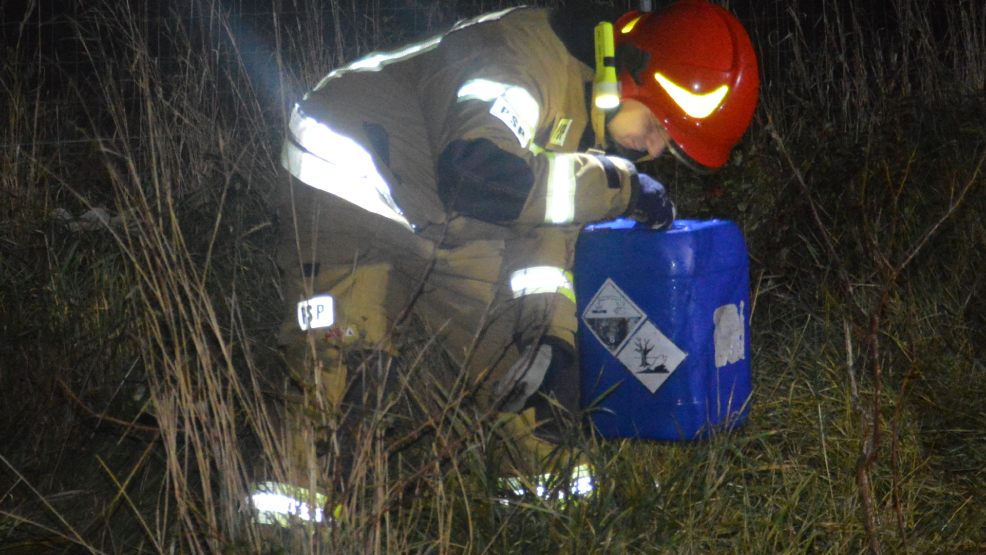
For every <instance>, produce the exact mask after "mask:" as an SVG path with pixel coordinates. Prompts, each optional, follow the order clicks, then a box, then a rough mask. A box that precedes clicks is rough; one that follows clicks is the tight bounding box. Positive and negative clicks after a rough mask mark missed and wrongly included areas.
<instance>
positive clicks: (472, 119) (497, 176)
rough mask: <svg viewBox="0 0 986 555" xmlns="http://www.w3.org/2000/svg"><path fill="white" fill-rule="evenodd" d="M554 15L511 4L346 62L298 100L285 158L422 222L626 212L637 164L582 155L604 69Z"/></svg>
mask: <svg viewBox="0 0 986 555" xmlns="http://www.w3.org/2000/svg"><path fill="white" fill-rule="evenodd" d="M548 16H549V14H548V11H547V10H543V9H537V8H511V9H508V10H503V11H501V12H497V13H493V14H487V15H484V16H480V17H478V18H474V19H473V20H469V21H466V22H463V23H460V24H458V25H456V26H455V27H453V28H452V30H450V31H448V32H446V33H444V34H442V35H438V36H436V37H433V38H430V39H427V40H424V41H421V42H419V43H415V44H411V45H407V46H405V47H403V48H400V49H397V50H394V51H391V52H381V53H373V54H370V55H368V56H366V57H364V58H361V59H359V60H356V61H355V62H352V63H351V64H349V65H347V66H345V67H342V68H339V69H336V70H335V71H333V72H331V73H330V74H329V75H328V76H326V78H325V79H323V80H322V81H321V82H320V83H319V84H318V86H316V87H315V89H314V90H312V91H311V92H310V93H308V94H307V95H306V96H305V98H304V99H303V100H302V101H301V102H300V103H299V104H298V105H297V106H296V107H295V109H294V112H293V113H292V116H291V121H290V136H289V139H288V141H286V143H285V147H284V152H283V157H282V161H283V163H284V165H285V167H286V168H287V169H288V170H289V171H290V172H291V173H292V174H293V175H294V176H295V177H297V178H298V179H299V180H301V181H303V182H304V183H307V184H308V185H311V186H313V187H316V188H318V189H322V190H324V191H326V192H329V193H332V194H334V195H337V196H339V197H342V198H344V199H346V200H348V201H350V202H352V203H354V204H356V205H358V206H360V207H362V208H364V209H366V210H368V211H370V212H372V213H374V214H378V215H380V216H382V217H385V218H388V219H391V220H394V221H396V222H398V223H400V224H402V225H404V226H406V227H408V228H409V229H414V230H416V231H424V230H428V229H436V228H440V227H441V226H442V225H443V224H445V223H447V222H448V221H449V220H450V219H452V218H455V217H457V216H466V217H469V218H473V219H476V220H481V221H484V222H490V223H495V224H501V225H510V224H521V225H542V224H549V225H554V224H584V223H589V222H593V221H598V220H603V219H609V218H613V217H617V216H620V215H622V214H624V213H626V212H627V208H628V204H629V202H630V199H631V185H630V183H631V179H632V176H633V174H634V172H635V170H634V167H633V165H632V164H631V163H630V162H627V161H625V160H622V159H620V158H615V157H606V156H602V155H597V154H590V153H579V152H576V151H577V150H578V148H579V144H580V140H581V138H582V136H583V133H584V132H585V131H586V128H587V126H589V125H590V123H589V121H590V119H589V116H590V114H589V112H588V109H587V106H588V105H589V102H588V99H587V98H586V94H587V90H588V88H587V84H588V83H590V82H591V80H592V77H593V71H592V70H591V68H589V67H588V66H586V65H585V64H584V63H582V62H581V61H579V60H577V59H576V58H575V57H573V56H572V55H571V54H570V53H569V52H568V50H567V49H566V48H565V46H564V44H563V43H562V42H561V40H560V39H559V38H558V36H557V35H556V34H555V33H554V32H553V31H552V29H551V27H550V25H549V21H548ZM585 40H586V41H591V40H592V36H591V35H590V36H586V37H585Z"/></svg>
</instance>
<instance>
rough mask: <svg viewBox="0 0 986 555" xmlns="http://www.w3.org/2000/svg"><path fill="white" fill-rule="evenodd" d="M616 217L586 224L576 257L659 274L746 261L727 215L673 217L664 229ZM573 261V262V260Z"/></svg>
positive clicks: (740, 236) (702, 270)
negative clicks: (726, 218)
mask: <svg viewBox="0 0 986 555" xmlns="http://www.w3.org/2000/svg"><path fill="white" fill-rule="evenodd" d="M638 225H639V224H637V222H636V221H634V220H631V219H628V218H620V219H616V220H612V221H607V222H600V223H596V224H591V225H589V226H586V227H585V229H584V230H583V232H582V234H581V236H580V238H579V248H578V251H577V254H576V257H577V260H578V259H582V260H581V261H582V262H583V263H584V262H587V261H586V260H585V258H586V257H589V258H591V259H592V263H593V264H602V265H607V264H609V265H620V266H622V267H624V268H633V269H635V271H639V272H642V273H644V272H646V273H648V274H651V275H662V276H691V275H696V274H704V273H710V272H718V271H725V270H730V269H736V268H740V267H747V266H748V265H749V262H748V257H747V252H746V243H745V242H744V240H743V233H742V232H741V231H740V229H739V226H737V225H736V224H735V223H733V222H732V221H729V220H721V219H710V220H689V219H680V220H675V221H674V223H673V224H672V225H671V227H670V228H669V229H667V230H662V231H658V230H653V229H648V228H646V227H638ZM577 263H578V262H577Z"/></svg>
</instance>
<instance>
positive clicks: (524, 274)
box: [510, 266, 575, 303]
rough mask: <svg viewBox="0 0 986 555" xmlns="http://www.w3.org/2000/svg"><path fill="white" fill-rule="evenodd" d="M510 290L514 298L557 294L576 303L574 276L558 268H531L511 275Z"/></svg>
mask: <svg viewBox="0 0 986 555" xmlns="http://www.w3.org/2000/svg"><path fill="white" fill-rule="evenodd" d="M510 289H511V291H513V293H514V298H515V299H516V298H519V297H524V296H527V295H539V294H542V293H552V294H553V293H557V294H559V295H562V296H563V297H565V298H566V299H568V300H570V301H572V302H573V303H574V302H575V288H574V286H573V285H572V274H571V272H568V271H566V270H565V269H564V268H558V267H556V266H531V267H530V268H523V269H521V270H517V271H515V272H514V273H512V274H510Z"/></svg>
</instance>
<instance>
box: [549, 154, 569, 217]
mask: <svg viewBox="0 0 986 555" xmlns="http://www.w3.org/2000/svg"><path fill="white" fill-rule="evenodd" d="M545 155H546V156H547V157H548V189H547V191H546V193H545V209H544V221H545V223H549V224H570V223H572V221H574V220H575V183H576V181H575V160H576V157H575V156H573V155H571V154H559V153H554V152H547V153H545Z"/></svg>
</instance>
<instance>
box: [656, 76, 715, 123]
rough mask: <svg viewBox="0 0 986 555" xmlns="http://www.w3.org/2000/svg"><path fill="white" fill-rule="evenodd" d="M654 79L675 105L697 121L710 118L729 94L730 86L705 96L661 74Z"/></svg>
mask: <svg viewBox="0 0 986 555" xmlns="http://www.w3.org/2000/svg"><path fill="white" fill-rule="evenodd" d="M654 79H657V82H658V84H660V85H661V88H663V89H664V92H666V93H668V96H670V97H671V100H674V102H675V104H677V105H678V106H679V107H680V108H681V109H682V110H683V111H684V112H685V113H686V114H688V115H689V116H691V117H693V118H697V119H705V118H707V117H709V114H711V113H712V112H714V111H715V109H716V108H718V107H719V105H720V104H722V101H723V99H724V98H726V93H728V92H729V86H728V85H721V86H719V88H717V89H716V90H714V91H710V92H707V93H704V94H700V93H694V92H692V91H690V90H688V89H686V88H685V87H682V86H681V85H679V84H677V83H675V82H674V81H672V80H670V79H668V78H667V77H665V76H664V75H663V74H661V72H657V73H655V74H654Z"/></svg>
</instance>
